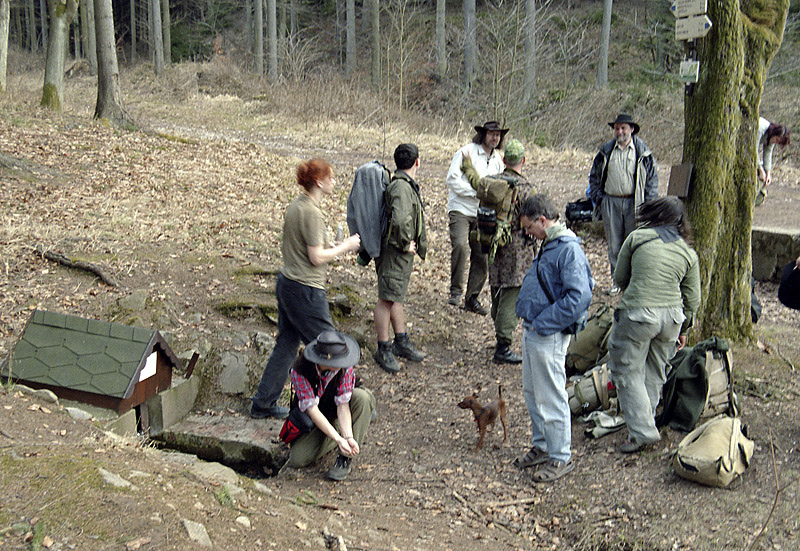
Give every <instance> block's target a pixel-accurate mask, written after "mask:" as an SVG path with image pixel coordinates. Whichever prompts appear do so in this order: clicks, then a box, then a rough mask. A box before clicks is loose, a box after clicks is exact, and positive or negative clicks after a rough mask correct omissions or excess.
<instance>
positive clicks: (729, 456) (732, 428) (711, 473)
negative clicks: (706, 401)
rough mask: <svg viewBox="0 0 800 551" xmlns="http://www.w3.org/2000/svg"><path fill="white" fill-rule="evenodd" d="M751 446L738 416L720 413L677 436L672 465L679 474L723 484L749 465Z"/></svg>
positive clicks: (721, 486) (751, 455) (751, 443)
mask: <svg viewBox="0 0 800 551" xmlns="http://www.w3.org/2000/svg"><path fill="white" fill-rule="evenodd" d="M754 447H755V444H754V442H753V441H752V440H750V439H748V438H747V436H745V434H744V432H743V431H742V422H741V420H740V419H739V418H738V417H728V416H726V415H720V416H718V417H714V418H713V419H710V420H709V421H706V422H705V423H704V424H703V425H701V426H699V427H698V428H696V429H695V430H693V431H692V432H690V433H689V434H687V435H686V437H685V438H684V439H683V440H681V443H680V444H678V450H677V452H675V456H674V457H673V460H672V465H673V467H675V472H676V473H678V474H679V475H680V476H682V477H683V478H686V479H688V480H692V481H694V482H698V483H700V484H705V485H706V486H716V487H719V488H724V487H726V486H727V485H728V484H730V483H731V481H732V480H733V479H734V478H736V477H737V476H739V475H741V474H742V473H744V471H745V469H747V467H748V466H750V458H751V457H753V449H754Z"/></svg>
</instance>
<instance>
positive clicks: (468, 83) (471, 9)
mask: <svg viewBox="0 0 800 551" xmlns="http://www.w3.org/2000/svg"><path fill="white" fill-rule="evenodd" d="M477 34H478V33H477V28H476V26H475V0H464V86H465V87H466V89H467V92H470V91H472V85H473V84H474V82H475V74H476V67H477V63H478V37H477Z"/></svg>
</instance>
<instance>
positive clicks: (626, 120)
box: [608, 113, 639, 136]
mask: <svg viewBox="0 0 800 551" xmlns="http://www.w3.org/2000/svg"><path fill="white" fill-rule="evenodd" d="M615 124H628V125H630V126H631V128H633V132H631V136H633V135H634V134H636V133H637V132H639V125H638V124H636V123H635V122H633V117H631V116H630V115H628V114H627V113H620V114H619V115H617V118H616V120H615V121H614V122H610V123H608V126H610V127H611V128H614V125H615Z"/></svg>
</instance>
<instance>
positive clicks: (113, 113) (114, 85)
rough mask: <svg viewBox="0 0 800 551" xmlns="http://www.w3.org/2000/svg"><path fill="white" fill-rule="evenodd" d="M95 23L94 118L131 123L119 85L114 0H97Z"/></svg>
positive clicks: (95, 0)
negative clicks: (113, 10) (112, 0)
mask: <svg viewBox="0 0 800 551" xmlns="http://www.w3.org/2000/svg"><path fill="white" fill-rule="evenodd" d="M88 1H92V0H88ZM94 25H95V35H96V37H97V104H96V105H95V108H94V118H96V119H108V120H110V121H112V122H114V123H115V124H126V123H130V118H129V117H128V116H127V114H126V113H125V109H124V107H123V105H122V93H121V91H120V87H119V66H118V64H117V48H116V40H115V38H114V14H113V12H112V7H111V0H94Z"/></svg>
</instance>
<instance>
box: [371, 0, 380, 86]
mask: <svg viewBox="0 0 800 551" xmlns="http://www.w3.org/2000/svg"><path fill="white" fill-rule="evenodd" d="M370 4H371V7H372V9H371V11H370V18H371V20H372V24H371V25H370V39H371V42H372V55H371V57H370V61H371V63H370V66H371V67H370V74H371V77H372V89H373V90H374V91H376V92H377V91H378V90H380V88H381V1H380V0H372V2H371V3H370Z"/></svg>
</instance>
